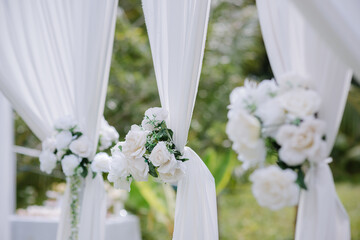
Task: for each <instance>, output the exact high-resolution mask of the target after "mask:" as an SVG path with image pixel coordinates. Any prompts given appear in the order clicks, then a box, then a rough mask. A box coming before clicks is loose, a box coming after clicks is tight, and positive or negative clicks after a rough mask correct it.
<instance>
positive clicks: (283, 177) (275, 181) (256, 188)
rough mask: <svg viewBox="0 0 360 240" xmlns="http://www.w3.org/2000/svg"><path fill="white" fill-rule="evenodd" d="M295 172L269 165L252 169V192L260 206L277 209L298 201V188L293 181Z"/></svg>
mask: <svg viewBox="0 0 360 240" xmlns="http://www.w3.org/2000/svg"><path fill="white" fill-rule="evenodd" d="M296 178H297V176H296V173H295V172H294V171H292V170H290V169H286V170H281V169H280V168H279V167H278V166H270V167H267V168H262V169H258V170H256V171H254V173H253V174H251V176H250V180H251V181H252V182H253V185H252V192H253V194H254V196H255V198H256V200H257V202H258V203H259V205H260V206H263V207H267V208H270V209H271V210H278V209H281V208H283V207H286V206H294V205H296V204H297V202H298V198H299V193H300V188H299V186H298V185H297V184H296V183H295V181H296Z"/></svg>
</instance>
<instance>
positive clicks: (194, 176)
mask: <svg viewBox="0 0 360 240" xmlns="http://www.w3.org/2000/svg"><path fill="white" fill-rule="evenodd" d="M142 3H143V10H144V15H145V23H146V27H147V30H148V35H149V41H150V47H151V52H152V58H153V62H154V69H155V75H156V81H157V85H158V90H159V95H160V101H161V106H162V107H163V108H165V109H166V110H167V111H168V112H169V117H168V119H167V122H166V123H167V126H168V127H169V128H170V129H172V130H173V132H174V143H175V145H176V147H177V149H178V150H179V151H180V152H182V153H184V154H185V155H187V156H188V158H189V161H187V162H186V163H185V164H186V166H187V170H186V172H185V176H184V179H182V180H181V181H180V182H179V183H178V192H177V200H176V211H175V228H174V234H173V239H175V240H183V239H186V240H208V239H211V240H212V239H218V226H217V209H216V191H215V183H214V178H213V177H212V176H211V173H210V171H209V170H208V169H207V167H206V166H205V164H204V163H203V162H202V160H201V159H200V158H199V157H198V156H197V155H196V153H195V152H193V151H192V150H190V149H189V148H184V147H185V145H186V141H187V136H188V131H189V127H190V123H191V117H192V113H193V109H194V105H195V99H196V93H197V89H198V84H199V78H200V73H201V66H202V59H203V55H204V48H205V40H206V33H207V25H208V20H209V12H210V0H181V1H169V0H143V1H142Z"/></svg>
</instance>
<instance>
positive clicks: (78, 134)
mask: <svg viewBox="0 0 360 240" xmlns="http://www.w3.org/2000/svg"><path fill="white" fill-rule="evenodd" d="M82 135H83V133H82V132H74V133H73V136H75V137H76V138H79V137H81V136H82Z"/></svg>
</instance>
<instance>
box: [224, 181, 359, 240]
mask: <svg viewBox="0 0 360 240" xmlns="http://www.w3.org/2000/svg"><path fill="white" fill-rule="evenodd" d="M336 189H337V192H338V194H339V196H340V199H341V201H342V202H343V204H344V206H345V208H346V210H347V212H348V214H349V216H350V220H351V235H352V239H354V240H356V239H360V184H358V185H353V184H351V183H338V184H336ZM218 206H219V225H220V239H221V240H235V239H236V240H242V239H250V240H290V239H294V237H293V236H294V220H295V208H285V209H282V210H280V211H276V212H274V211H271V210H268V209H266V208H262V207H260V206H259V205H258V204H257V202H256V200H255V198H254V197H253V195H252V193H251V185H250V184H239V185H238V186H237V187H236V188H235V191H231V192H230V191H227V192H224V193H222V194H221V195H220V196H219V198H218Z"/></svg>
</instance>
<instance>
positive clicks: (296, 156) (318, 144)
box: [276, 118, 326, 166]
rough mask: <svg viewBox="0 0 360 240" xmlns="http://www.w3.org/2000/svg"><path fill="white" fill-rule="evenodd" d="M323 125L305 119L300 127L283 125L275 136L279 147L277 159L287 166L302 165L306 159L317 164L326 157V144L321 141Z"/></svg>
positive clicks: (314, 120) (310, 119) (317, 121)
mask: <svg viewBox="0 0 360 240" xmlns="http://www.w3.org/2000/svg"><path fill="white" fill-rule="evenodd" d="M324 131H325V124H324V122H323V121H321V120H317V119H312V118H309V119H306V120H305V121H304V122H302V123H301V124H300V126H294V125H284V126H282V127H281V128H280V129H279V132H278V133H277V136H276V141H277V143H278V144H279V145H280V146H281V148H280V151H279V157H280V159H281V160H282V161H284V162H285V163H286V164H288V165H289V166H296V165H300V164H302V163H303V162H304V161H305V160H306V159H308V160H309V161H311V162H319V161H322V160H324V159H325V157H326V143H325V141H324V140H322V136H323V135H324Z"/></svg>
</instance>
